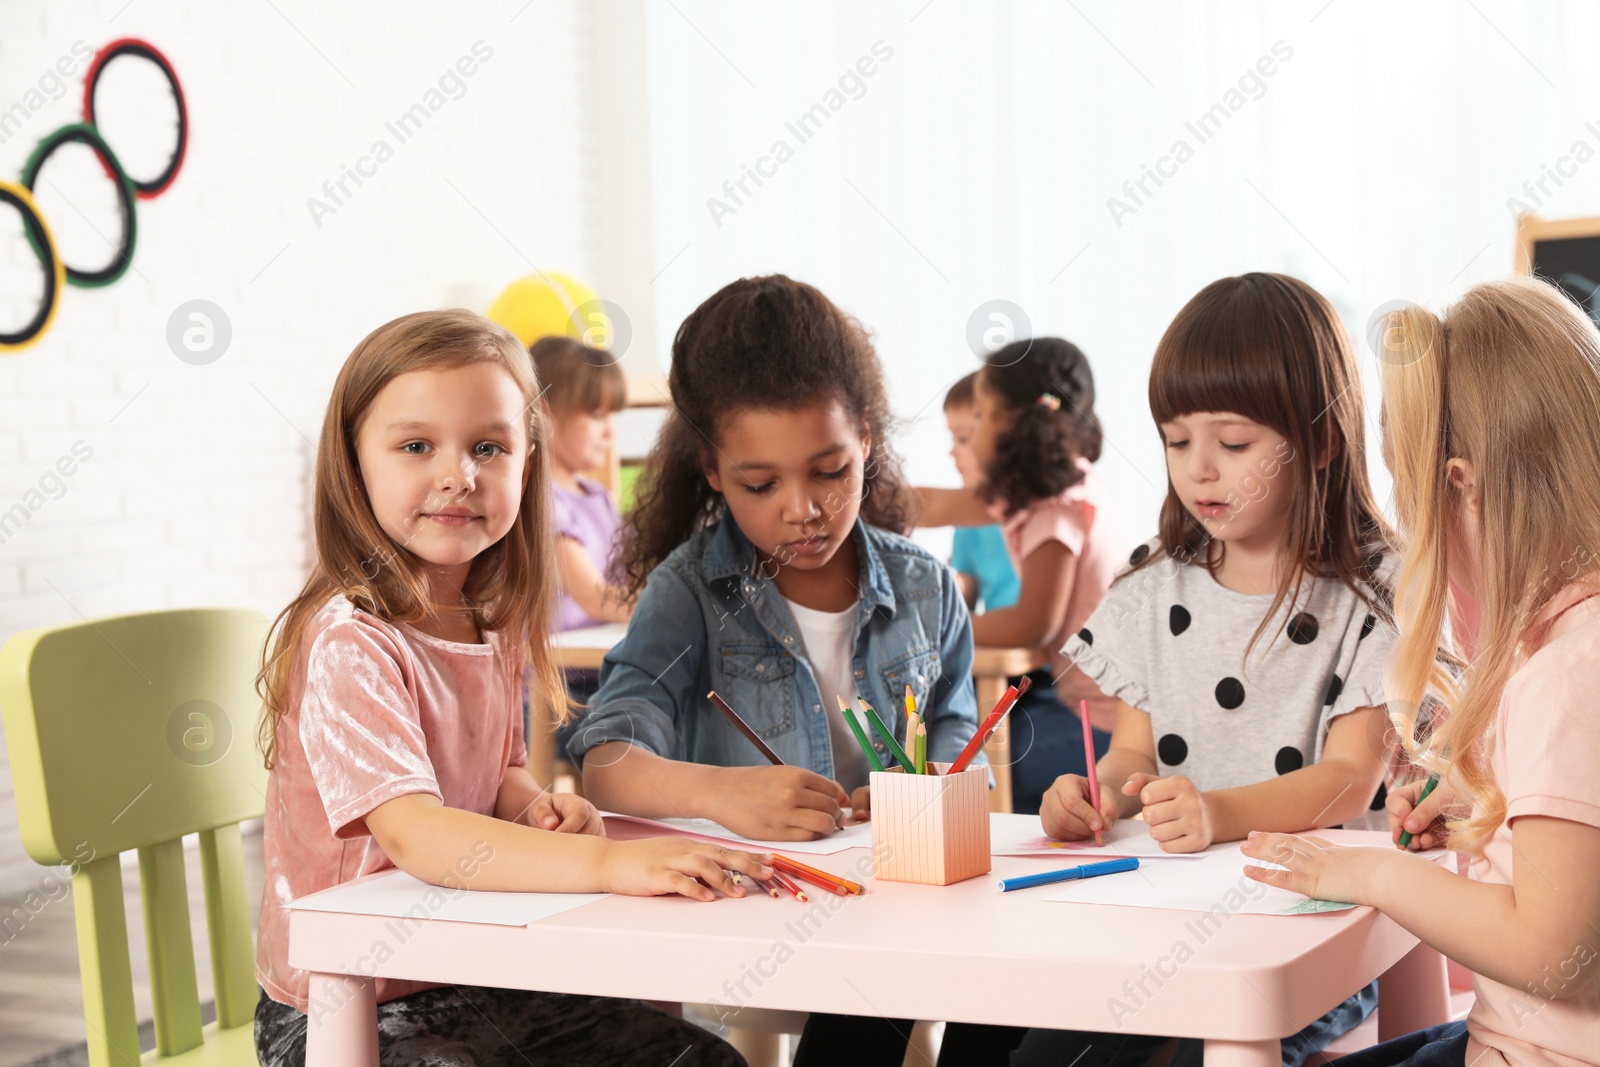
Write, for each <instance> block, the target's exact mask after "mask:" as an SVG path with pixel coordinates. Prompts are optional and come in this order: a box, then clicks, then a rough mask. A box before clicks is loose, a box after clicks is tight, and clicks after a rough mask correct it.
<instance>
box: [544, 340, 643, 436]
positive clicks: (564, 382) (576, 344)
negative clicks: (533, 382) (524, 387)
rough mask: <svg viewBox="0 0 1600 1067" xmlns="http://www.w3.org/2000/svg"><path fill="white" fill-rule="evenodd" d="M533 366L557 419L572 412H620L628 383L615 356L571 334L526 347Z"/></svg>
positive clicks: (625, 402)
mask: <svg viewBox="0 0 1600 1067" xmlns="http://www.w3.org/2000/svg"><path fill="white" fill-rule="evenodd" d="M528 354H529V355H530V356H532V357H533V367H534V370H535V371H536V372H538V375H539V380H540V381H541V382H543V383H544V402H545V404H546V406H547V407H548V408H549V410H550V414H552V415H554V416H555V417H557V418H560V417H561V416H563V415H570V414H573V413H574V412H578V413H582V414H585V415H587V414H590V413H594V412H605V413H607V414H614V413H616V412H618V411H621V410H622V409H623V408H624V407H625V406H626V405H627V402H628V383H627V381H626V380H625V379H624V378H623V376H622V368H621V367H619V366H617V358H616V357H615V356H613V355H612V354H611V353H610V352H607V351H606V350H605V349H603V348H594V347H591V346H590V345H586V344H584V343H583V342H582V341H579V340H577V339H576V338H572V337H564V336H556V337H541V338H539V339H538V340H537V341H535V342H533V344H531V345H529V346H528Z"/></svg>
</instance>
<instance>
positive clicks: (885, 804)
mask: <svg viewBox="0 0 1600 1067" xmlns="http://www.w3.org/2000/svg"><path fill="white" fill-rule="evenodd" d="M928 766H929V768H930V769H937V770H938V772H939V773H938V774H905V773H903V772H902V771H901V770H900V769H899V768H896V769H895V770H892V771H874V772H873V773H872V775H871V783H872V873H873V876H874V877H877V878H883V879H886V880H888V881H891V882H922V883H925V884H927V885H949V884H950V883H952V882H960V881H962V880H964V879H967V878H975V877H977V876H978V875H980V874H988V873H989V768H988V767H969V768H968V769H967V770H964V771H962V772H961V773H960V774H956V775H951V776H949V777H946V776H945V773H944V772H945V771H946V770H948V769H949V767H950V765H949V764H948V763H930V764H928Z"/></svg>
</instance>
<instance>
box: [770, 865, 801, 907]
mask: <svg viewBox="0 0 1600 1067" xmlns="http://www.w3.org/2000/svg"><path fill="white" fill-rule="evenodd" d="M772 880H773V881H774V882H777V883H778V884H779V885H781V886H783V888H785V889H787V890H788V891H789V892H791V893H793V894H794V899H796V900H798V901H799V902H800V903H802V904H804V903H806V902H807V901H809V900H810V899H811V898H810V897H808V896H806V894H805V891H804V890H803V889H801V888H800V887H799V886H797V885H795V884H794V883H793V882H791V881H789V879H787V878H785V877H784V875H783V872H782V871H780V870H778V869H777V868H776V867H774V868H773V870H772Z"/></svg>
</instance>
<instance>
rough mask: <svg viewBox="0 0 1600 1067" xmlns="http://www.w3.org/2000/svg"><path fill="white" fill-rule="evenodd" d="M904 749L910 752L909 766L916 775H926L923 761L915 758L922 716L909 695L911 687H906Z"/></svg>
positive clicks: (915, 701)
mask: <svg viewBox="0 0 1600 1067" xmlns="http://www.w3.org/2000/svg"><path fill="white" fill-rule="evenodd" d="M905 703H906V748H908V749H910V750H911V766H912V767H913V768H914V769H915V770H916V772H917V773H918V774H927V773H928V769H927V767H926V766H925V765H924V764H923V761H922V760H920V759H918V758H917V749H916V743H917V727H919V726H921V725H922V716H920V715H918V714H917V698H916V697H914V696H912V695H911V687H910V686H909V685H908V686H906V701H905Z"/></svg>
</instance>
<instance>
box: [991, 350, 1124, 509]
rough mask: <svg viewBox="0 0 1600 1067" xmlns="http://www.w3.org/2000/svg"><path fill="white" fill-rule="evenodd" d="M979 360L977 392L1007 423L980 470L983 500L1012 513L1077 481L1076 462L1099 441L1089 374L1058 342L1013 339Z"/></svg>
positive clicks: (1082, 359) (1081, 358) (1084, 361)
mask: <svg viewBox="0 0 1600 1067" xmlns="http://www.w3.org/2000/svg"><path fill="white" fill-rule="evenodd" d="M984 362H985V366H984V368H983V370H982V371H980V372H979V373H980V374H981V375H982V377H983V384H984V387H985V388H986V389H989V390H991V391H992V392H994V393H996V394H998V395H999V397H1000V400H1001V402H1002V403H1003V404H1004V405H1005V407H1006V408H1007V409H1008V410H1009V411H1010V412H1011V413H1012V416H1013V418H1012V423H1011V428H1010V429H1009V430H1007V431H1006V432H1005V433H1004V434H1002V435H1001V436H1000V439H999V440H998V441H997V442H995V456H994V460H993V462H991V463H990V464H989V465H988V467H987V468H986V469H985V470H984V472H983V477H984V485H983V488H982V490H981V494H982V496H983V499H984V500H985V501H986V502H988V503H993V502H994V501H996V500H998V501H1000V502H1001V503H1002V504H1003V505H1004V506H1005V510H1006V513H1007V514H1011V513H1014V512H1016V511H1018V510H1020V509H1022V508H1024V507H1027V506H1028V505H1029V504H1031V503H1033V502H1034V501H1035V500H1047V499H1049V498H1050V497H1053V496H1055V495H1057V494H1058V493H1060V492H1062V491H1063V490H1065V489H1068V488H1070V487H1072V486H1074V485H1077V484H1078V483H1079V482H1081V481H1083V472H1082V471H1081V470H1079V469H1078V464H1077V460H1078V457H1079V456H1082V457H1083V458H1084V459H1086V460H1088V461H1089V462H1090V463H1093V462H1094V461H1095V460H1097V459H1099V458H1100V442H1101V437H1100V420H1099V419H1098V418H1096V417H1095V414H1094V375H1093V373H1091V372H1090V370H1089V359H1088V357H1087V356H1085V355H1084V354H1083V350H1082V349H1080V348H1079V347H1078V346H1077V345H1075V344H1073V343H1072V342H1071V341H1067V340H1063V339H1062V338H1060V337H1035V338H1033V339H1032V340H1027V341H1013V342H1011V343H1010V344H1008V345H1006V346H1005V347H1004V348H1001V349H999V350H998V351H996V352H994V353H992V354H991V355H989V356H988V357H987V359H986V360H985V361H984ZM1051 398H1054V401H1056V402H1055V403H1052V402H1051Z"/></svg>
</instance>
